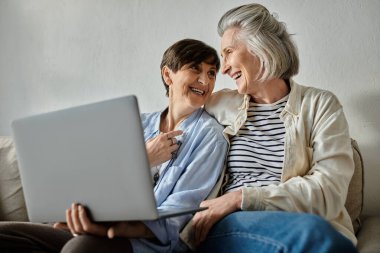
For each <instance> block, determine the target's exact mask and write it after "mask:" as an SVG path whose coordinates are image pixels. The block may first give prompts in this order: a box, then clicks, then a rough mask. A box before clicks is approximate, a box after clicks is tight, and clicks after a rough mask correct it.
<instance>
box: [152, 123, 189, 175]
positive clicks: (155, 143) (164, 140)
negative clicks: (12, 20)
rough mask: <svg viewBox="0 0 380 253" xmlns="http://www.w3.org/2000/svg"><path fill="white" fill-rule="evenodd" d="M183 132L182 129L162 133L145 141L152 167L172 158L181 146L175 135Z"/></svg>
mask: <svg viewBox="0 0 380 253" xmlns="http://www.w3.org/2000/svg"><path fill="white" fill-rule="evenodd" d="M182 133H183V131H181V130H174V131H170V132H167V133H162V134H159V135H157V136H156V137H154V138H152V139H149V140H148V141H147V142H146V143H145V147H146V150H147V153H148V157H149V163H150V167H151V168H152V167H154V166H157V165H160V164H162V163H164V162H166V161H168V160H170V159H172V156H173V153H175V152H176V151H177V149H178V147H179V146H178V144H177V139H176V138H175V137H176V136H178V135H181V134H182Z"/></svg>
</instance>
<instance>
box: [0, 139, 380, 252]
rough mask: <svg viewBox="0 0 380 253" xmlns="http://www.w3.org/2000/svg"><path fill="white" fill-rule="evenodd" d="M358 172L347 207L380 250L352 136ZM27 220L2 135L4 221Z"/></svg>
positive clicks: (10, 149) (362, 238) (363, 246)
mask: <svg viewBox="0 0 380 253" xmlns="http://www.w3.org/2000/svg"><path fill="white" fill-rule="evenodd" d="M352 147H353V153H354V159H355V174H354V176H353V179H352V180H351V183H350V188H349V193H348V198H347V202H346V207H347V209H348V211H349V213H350V216H351V219H352V221H353V225H354V228H355V231H356V232H357V237H358V249H359V251H360V252H361V253H375V252H376V253H379V252H380V212H379V216H367V217H363V216H362V215H361V212H362V209H363V160H362V157H361V154H360V150H359V148H358V145H357V143H356V142H355V141H354V140H352ZM7 220H13V221H27V220H28V216H27V212H26V208H25V202H24V196H23V193H22V186H21V182H20V177H19V173H18V166H17V160H16V152H15V148H14V146H13V141H12V139H11V138H10V137H7V136H0V221H7Z"/></svg>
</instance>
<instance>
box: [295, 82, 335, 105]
mask: <svg viewBox="0 0 380 253" xmlns="http://www.w3.org/2000/svg"><path fill="white" fill-rule="evenodd" d="M301 88H302V90H303V92H302V102H303V103H308V104H313V105H316V106H318V108H320V109H322V108H325V107H329V108H330V109H335V110H338V109H340V108H341V107H342V105H341V103H340V101H339V99H338V98H337V96H336V95H335V94H334V93H333V92H331V91H328V90H324V89H319V88H315V87H307V86H301Z"/></svg>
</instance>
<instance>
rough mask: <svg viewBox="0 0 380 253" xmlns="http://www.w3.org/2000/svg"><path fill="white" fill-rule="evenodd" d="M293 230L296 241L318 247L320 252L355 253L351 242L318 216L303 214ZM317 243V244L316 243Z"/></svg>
mask: <svg viewBox="0 0 380 253" xmlns="http://www.w3.org/2000/svg"><path fill="white" fill-rule="evenodd" d="M296 222H297V225H295V226H293V228H294V229H295V230H296V231H297V232H298V233H297V232H296V233H294V235H297V236H299V238H298V240H299V241H300V242H301V243H304V244H305V245H313V246H312V247H319V249H320V250H321V252H356V249H355V246H354V245H353V244H352V242H351V241H350V240H349V239H348V238H346V237H345V236H343V235H342V234H341V233H340V232H338V231H337V230H336V229H335V228H334V227H333V226H332V225H331V224H330V223H329V222H328V221H326V220H325V219H323V218H322V217H320V216H318V215H313V214H303V215H300V216H299V218H298V219H297V220H296ZM316 242H318V243H316Z"/></svg>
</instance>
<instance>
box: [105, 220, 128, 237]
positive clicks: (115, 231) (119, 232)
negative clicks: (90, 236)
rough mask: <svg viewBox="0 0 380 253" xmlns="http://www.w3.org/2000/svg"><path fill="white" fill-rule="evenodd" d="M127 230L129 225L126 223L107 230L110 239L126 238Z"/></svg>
mask: <svg viewBox="0 0 380 253" xmlns="http://www.w3.org/2000/svg"><path fill="white" fill-rule="evenodd" d="M126 230H127V224H126V223H125V222H120V223H117V224H115V225H113V226H112V227H110V228H109V229H108V230H107V236H108V238H110V239H112V238H114V237H116V236H125V234H126Z"/></svg>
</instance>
